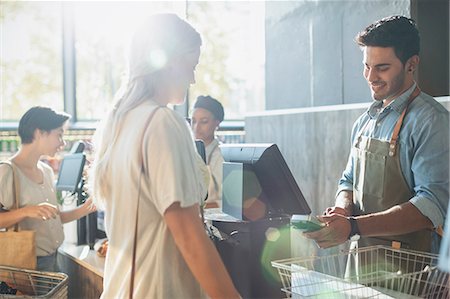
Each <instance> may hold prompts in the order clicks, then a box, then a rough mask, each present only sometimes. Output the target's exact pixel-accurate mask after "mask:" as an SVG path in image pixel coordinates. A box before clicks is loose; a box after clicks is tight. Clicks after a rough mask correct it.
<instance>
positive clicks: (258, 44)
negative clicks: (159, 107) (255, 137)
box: [187, 1, 265, 119]
mask: <svg viewBox="0 0 450 299" xmlns="http://www.w3.org/2000/svg"><path fill="white" fill-rule="evenodd" d="M264 5H265V4H264V2H263V1H255V2H252V1H218V2H207V1H192V2H188V8H187V15H188V20H189V22H190V23H191V24H192V25H193V26H194V27H195V28H196V29H197V30H198V31H199V32H200V34H201V35H202V39H203V46H202V54H201V56H200V62H199V65H198V66H197V71H196V84H195V85H193V86H192V87H191V88H190V90H189V97H190V99H189V100H190V101H189V102H190V106H191V107H192V106H193V104H194V102H195V100H196V98H197V96H199V95H208V94H209V95H211V96H212V97H214V98H216V99H217V100H219V101H220V102H222V104H223V106H224V108H225V118H226V119H243V117H244V115H245V113H247V112H250V111H258V110H264V92H265V91H264V57H265V47H264Z"/></svg>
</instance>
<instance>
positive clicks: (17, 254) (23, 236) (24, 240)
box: [0, 161, 36, 270]
mask: <svg viewBox="0 0 450 299" xmlns="http://www.w3.org/2000/svg"><path fill="white" fill-rule="evenodd" d="M0 164H6V165H9V167H11V170H12V172H13V192H14V209H18V208H19V198H20V197H19V180H18V179H17V175H16V171H15V169H14V166H13V165H12V163H11V162H10V161H3V162H0ZM4 213H9V212H4ZM0 215H1V214H0ZM0 244H1V246H0V265H3V266H10V267H16V268H22V269H33V270H34V269H36V237H35V232H34V231H30V230H19V224H18V223H17V224H16V225H14V228H13V229H8V230H6V231H3V232H0Z"/></svg>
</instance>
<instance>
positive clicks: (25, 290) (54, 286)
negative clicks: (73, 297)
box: [0, 266, 68, 299]
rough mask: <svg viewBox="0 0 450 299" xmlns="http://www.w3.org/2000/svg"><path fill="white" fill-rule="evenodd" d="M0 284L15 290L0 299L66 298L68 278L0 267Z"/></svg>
mask: <svg viewBox="0 0 450 299" xmlns="http://www.w3.org/2000/svg"><path fill="white" fill-rule="evenodd" d="M0 282H4V283H6V284H7V285H8V287H10V288H12V289H16V290H17V294H16V295H12V294H0V298H57V299H59V298H61V299H63V298H64V299H66V298H67V283H68V278H67V275H66V274H64V273H54V272H40V271H34V270H25V269H19V268H13V267H7V266H0Z"/></svg>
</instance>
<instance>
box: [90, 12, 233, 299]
mask: <svg viewBox="0 0 450 299" xmlns="http://www.w3.org/2000/svg"><path fill="white" fill-rule="evenodd" d="M200 46H201V38H200V35H199V33H198V32H197V31H195V29H194V28H192V26H191V25H190V24H188V23H187V22H186V21H184V20H182V19H180V18H179V17H178V16H176V15H174V14H157V15H153V16H152V17H150V18H149V19H148V20H147V22H146V23H144V24H143V25H142V26H141V27H139V29H138V31H137V32H136V34H135V35H134V37H133V39H132V43H131V47H130V53H129V68H128V78H127V79H128V80H127V81H124V85H123V86H122V88H121V91H120V92H119V93H118V95H117V102H116V104H115V105H114V107H113V109H112V110H111V111H110V112H109V113H108V115H107V117H106V119H105V120H104V123H103V128H104V129H103V130H102V129H99V130H98V131H97V132H96V135H95V138H94V140H95V144H94V150H95V159H94V165H93V167H92V170H93V171H92V173H91V175H90V176H89V178H90V179H91V180H92V182H91V184H90V185H91V186H92V188H93V192H94V193H93V194H94V197H95V198H97V197H96V196H98V199H99V200H100V201H101V202H102V204H103V206H104V208H105V228H106V235H107V237H108V240H109V245H108V251H107V254H106V261H105V270H104V278H103V285H104V288H103V294H102V298H127V297H129V296H130V295H131V296H134V297H135V298H203V297H205V296H206V295H205V294H204V293H205V292H206V294H207V295H208V296H209V297H211V298H238V297H239V294H238V293H237V291H236V289H235V288H234V286H233V283H232V281H231V278H230V277H229V275H228V273H227V271H226V269H225V266H224V265H223V263H222V261H221V259H220V256H219V254H218V253H217V251H216V249H215V247H214V245H213V243H212V242H211V240H210V239H209V238H208V236H207V235H206V232H205V229H204V226H203V223H202V220H201V218H200V209H199V206H200V203H201V201H202V199H203V198H205V196H206V192H207V182H206V181H205V178H207V169H206V166H205V164H204V163H203V161H202V160H201V158H200V156H199V155H198V154H197V152H196V149H195V143H194V140H193V138H192V134H191V132H190V128H189V126H188V124H187V122H186V121H185V119H184V118H183V117H181V116H180V115H179V114H178V113H177V112H175V111H173V110H172V109H170V108H168V107H167V105H168V104H175V105H177V104H182V103H183V102H184V99H185V96H186V91H187V89H188V87H189V85H191V84H194V83H195V75H194V72H195V67H196V66H197V64H198V60H199V56H200ZM133 275H134V282H133V279H132V277H133Z"/></svg>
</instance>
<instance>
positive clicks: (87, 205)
mask: <svg viewBox="0 0 450 299" xmlns="http://www.w3.org/2000/svg"><path fill="white" fill-rule="evenodd" d="M80 208H81V210H82V213H83V216H86V215H88V214H90V213H92V212H95V211H97V207H96V206H95V204H94V202H93V201H92V199H91V198H90V197H89V198H88V199H87V200H86V201H85V202H84V203H83V204H82V205H81V207H80Z"/></svg>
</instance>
